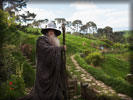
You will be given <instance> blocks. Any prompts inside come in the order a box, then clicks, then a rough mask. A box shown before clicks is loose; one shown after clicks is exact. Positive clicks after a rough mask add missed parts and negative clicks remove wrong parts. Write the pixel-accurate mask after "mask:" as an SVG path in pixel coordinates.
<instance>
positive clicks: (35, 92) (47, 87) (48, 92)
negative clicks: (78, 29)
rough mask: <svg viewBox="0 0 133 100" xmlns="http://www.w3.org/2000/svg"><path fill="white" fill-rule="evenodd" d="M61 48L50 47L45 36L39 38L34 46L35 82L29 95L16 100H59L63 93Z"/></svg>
mask: <svg viewBox="0 0 133 100" xmlns="http://www.w3.org/2000/svg"><path fill="white" fill-rule="evenodd" d="M63 50H64V48H63V46H61V47H60V46H52V45H51V44H50V43H49V41H48V37H47V36H40V37H39V38H38V40H37V44H36V57H37V69H36V80H35V84H34V86H33V88H32V91H31V92H30V94H29V95H27V96H25V97H22V98H19V99H17V100H57V98H58V100H61V98H62V92H63V91H65V90H64V89H65V87H64V86H65V85H64V67H63V60H62V56H63V55H62V54H63V53H62V52H63Z"/></svg>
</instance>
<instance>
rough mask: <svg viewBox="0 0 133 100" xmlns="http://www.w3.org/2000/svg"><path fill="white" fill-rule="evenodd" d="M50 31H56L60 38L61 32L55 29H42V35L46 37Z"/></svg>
mask: <svg viewBox="0 0 133 100" xmlns="http://www.w3.org/2000/svg"><path fill="white" fill-rule="evenodd" d="M49 30H54V31H55V35H56V36H59V35H60V34H61V31H60V30H58V29H55V28H45V29H42V30H41V33H42V34H44V35H46V33H47V32H48V31H49Z"/></svg>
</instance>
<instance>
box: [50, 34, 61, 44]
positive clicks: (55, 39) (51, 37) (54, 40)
mask: <svg viewBox="0 0 133 100" xmlns="http://www.w3.org/2000/svg"><path fill="white" fill-rule="evenodd" d="M48 39H49V42H50V43H51V44H52V45H53V46H60V42H59V39H58V38H57V37H56V36H55V35H50V36H48Z"/></svg>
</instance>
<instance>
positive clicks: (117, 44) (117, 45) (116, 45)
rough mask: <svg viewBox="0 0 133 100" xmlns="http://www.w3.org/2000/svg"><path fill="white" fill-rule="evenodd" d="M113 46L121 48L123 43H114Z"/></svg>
mask: <svg viewBox="0 0 133 100" xmlns="http://www.w3.org/2000/svg"><path fill="white" fill-rule="evenodd" d="M113 47H114V48H115V49H120V48H121V47H122V45H121V44H120V43H114V45H113Z"/></svg>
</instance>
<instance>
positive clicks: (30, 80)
mask: <svg viewBox="0 0 133 100" xmlns="http://www.w3.org/2000/svg"><path fill="white" fill-rule="evenodd" d="M23 78H24V82H25V85H26V87H31V86H32V85H33V84H34V80H35V71H34V70H33V68H32V67H31V66H30V65H29V64H27V63H26V62H24V65H23Z"/></svg>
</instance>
